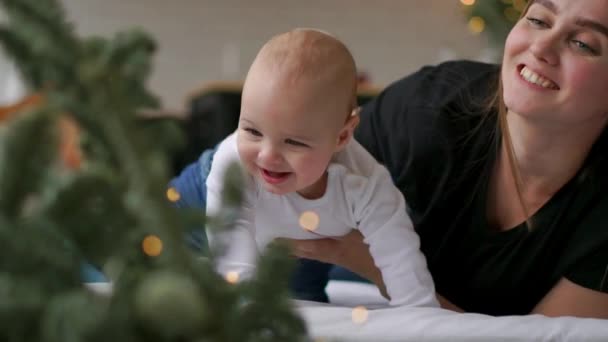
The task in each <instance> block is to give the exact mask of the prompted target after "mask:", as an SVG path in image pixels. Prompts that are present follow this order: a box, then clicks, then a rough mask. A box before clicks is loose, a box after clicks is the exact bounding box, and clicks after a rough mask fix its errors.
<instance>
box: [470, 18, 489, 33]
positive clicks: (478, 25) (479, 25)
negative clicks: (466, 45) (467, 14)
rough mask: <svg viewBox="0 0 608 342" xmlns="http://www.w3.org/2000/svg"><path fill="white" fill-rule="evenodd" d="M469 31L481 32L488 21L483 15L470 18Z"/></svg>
mask: <svg viewBox="0 0 608 342" xmlns="http://www.w3.org/2000/svg"><path fill="white" fill-rule="evenodd" d="M468 26H469V31H471V32H473V33H475V34H479V33H481V32H483V30H484V29H485V28H486V22H485V20H483V18H482V17H472V18H471V19H469V24H468Z"/></svg>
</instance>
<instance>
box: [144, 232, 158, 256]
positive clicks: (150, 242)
mask: <svg viewBox="0 0 608 342" xmlns="http://www.w3.org/2000/svg"><path fill="white" fill-rule="evenodd" d="M141 247H142V249H143V250H144V253H145V254H146V255H148V256H151V257H156V256H159V255H160V253H162V251H163V242H162V241H161V239H160V238H159V237H158V236H156V235H148V236H146V237H145V238H144V240H143V241H142V243H141Z"/></svg>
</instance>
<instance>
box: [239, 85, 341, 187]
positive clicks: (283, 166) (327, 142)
mask: <svg viewBox="0 0 608 342" xmlns="http://www.w3.org/2000/svg"><path fill="white" fill-rule="evenodd" d="M265 76H267V75H265ZM317 88H318V87H317ZM321 99H330V100H331V99H332V97H331V96H328V94H327V91H325V93H323V91H319V90H316V89H315V87H314V85H312V84H310V82H308V81H306V80H304V81H301V82H298V83H297V84H296V85H293V86H286V85H285V84H284V83H281V82H278V81H275V80H270V77H268V79H263V78H261V77H256V76H255V75H254V76H251V77H249V78H248V80H247V84H246V85H245V88H244V91H243V98H242V105H241V116H240V120H239V126H238V131H237V141H238V151H239V156H240V158H241V162H242V163H243V164H244V165H245V167H246V169H247V171H248V172H249V173H250V174H251V175H252V176H254V177H256V178H257V179H259V180H260V182H261V183H262V184H263V186H264V187H265V189H266V190H268V191H270V192H272V193H276V194H286V193H289V192H294V191H297V192H298V193H300V194H301V195H303V196H305V197H316V196H318V195H319V191H321V194H322V193H323V192H324V191H325V185H324V175H325V171H326V170H327V166H328V164H329V162H330V160H331V158H332V155H333V154H334V153H335V152H336V150H337V147H338V136H339V134H340V132H341V130H342V128H343V124H344V121H345V119H346V115H345V113H344V112H343V110H342V112H341V113H336V110H339V109H338V108H339V107H338V106H337V105H333V104H331V103H320V102H335V101H327V100H326V101H321ZM343 107H344V106H343ZM337 115H339V116H340V117H341V118H342V119H341V120H340V119H338V120H336V117H337ZM340 122H341V123H342V125H340ZM321 188H322V189H321Z"/></svg>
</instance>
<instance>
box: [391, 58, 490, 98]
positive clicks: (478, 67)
mask: <svg viewBox="0 0 608 342" xmlns="http://www.w3.org/2000/svg"><path fill="white" fill-rule="evenodd" d="M498 71H499V66H498V65H496V64H488V63H483V62H476V61H468V60H457V61H449V62H443V63H440V64H437V65H427V66H424V67H422V68H420V69H419V70H418V71H416V72H414V73H413V74H411V75H409V76H406V77H404V78H401V79H400V80H398V81H396V82H395V83H393V84H392V85H390V86H389V87H387V89H386V92H387V93H389V92H390V93H393V94H394V96H393V97H394V98H399V99H400V100H401V101H404V102H407V103H408V106H409V107H412V106H413V107H417V106H418V107H428V106H437V105H445V104H448V103H449V102H452V101H454V100H457V99H463V98H467V99H469V100H470V99H479V100H483V99H485V98H487V96H488V95H489V91H490V89H491V88H492V87H489V85H494V84H495V83H496V82H495V81H496V77H497V75H498V74H499V72H498Z"/></svg>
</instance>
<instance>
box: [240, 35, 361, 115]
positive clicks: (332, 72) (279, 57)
mask: <svg viewBox="0 0 608 342" xmlns="http://www.w3.org/2000/svg"><path fill="white" fill-rule="evenodd" d="M258 71H262V72H263V73H267V75H268V77H273V78H278V79H279V82H281V84H283V85H284V86H286V87H291V86H295V87H297V86H298V85H301V84H302V83H306V84H314V87H316V89H317V91H315V93H317V94H319V97H320V98H318V100H319V101H338V104H339V108H343V112H342V111H341V110H340V112H342V113H344V114H345V115H348V114H350V113H351V111H352V110H353V109H354V108H355V107H356V105H357V103H356V92H357V69H356V65H355V61H354V58H353V56H352V55H351V53H350V51H349V50H348V48H347V47H346V46H345V45H344V44H343V43H342V42H341V41H339V40H338V39H336V38H335V37H333V36H332V35H330V34H328V33H325V32H322V31H319V30H314V29H295V30H292V31H289V32H286V33H282V34H279V35H277V36H274V37H273V38H271V39H270V40H269V41H268V42H267V43H266V44H264V46H263V47H262V49H261V50H260V52H259V53H258V55H257V56H256V58H255V60H254V62H253V64H252V65H251V68H250V70H249V74H248V76H247V78H249V77H250V76H251V74H253V73H256V72H258ZM325 95H326V96H328V97H327V98H323V97H322V96H325ZM345 118H346V117H343V119H345Z"/></svg>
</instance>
